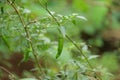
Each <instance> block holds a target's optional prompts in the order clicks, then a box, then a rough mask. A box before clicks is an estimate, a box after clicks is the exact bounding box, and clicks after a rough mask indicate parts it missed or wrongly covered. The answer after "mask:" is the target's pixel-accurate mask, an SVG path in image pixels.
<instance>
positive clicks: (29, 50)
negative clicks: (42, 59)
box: [22, 49, 32, 62]
mask: <svg viewBox="0 0 120 80" xmlns="http://www.w3.org/2000/svg"><path fill="white" fill-rule="evenodd" d="M30 52H32V50H31V49H27V50H26V52H25V53H24V58H23V60H22V62H25V61H27V60H28V59H29V53H30Z"/></svg>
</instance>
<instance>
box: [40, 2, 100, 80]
mask: <svg viewBox="0 0 120 80" xmlns="http://www.w3.org/2000/svg"><path fill="white" fill-rule="evenodd" d="M40 4H41V3H40ZM41 5H42V4H41ZM43 8H44V9H45V10H46V11H47V12H48V13H49V15H50V16H51V17H52V18H53V19H54V21H55V22H56V24H57V25H58V26H59V28H58V31H59V32H60V33H62V32H61V30H60V27H61V24H60V23H59V22H58V20H57V19H56V18H55V17H54V15H53V14H52V13H51V12H50V11H49V9H48V7H47V3H46V5H45V7H43ZM65 37H66V38H67V39H68V40H69V41H70V42H71V43H73V45H74V46H75V47H76V48H77V49H78V50H79V52H80V53H81V55H82V56H83V57H84V58H85V60H86V61H87V63H88V65H89V67H90V68H91V69H93V66H92V65H91V64H90V62H89V60H88V57H87V56H86V55H84V53H83V52H82V49H81V48H80V47H79V46H78V45H77V44H76V42H75V41H73V40H72V39H71V38H70V37H69V36H68V35H67V34H66V35H65ZM96 76H97V77H98V78H99V79H100V80H102V79H101V78H100V77H99V76H98V75H97V74H96Z"/></svg>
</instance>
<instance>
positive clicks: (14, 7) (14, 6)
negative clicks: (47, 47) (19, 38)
mask: <svg viewBox="0 0 120 80" xmlns="http://www.w3.org/2000/svg"><path fill="white" fill-rule="evenodd" d="M7 1H8V3H9V4H10V5H11V6H12V7H13V9H14V10H15V12H16V13H17V15H18V17H19V19H20V22H21V23H22V25H23V27H24V30H25V33H26V38H27V43H28V45H29V48H31V49H32V53H33V56H34V58H35V62H36V64H37V66H38V69H39V71H40V72H42V74H43V75H45V73H44V71H43V70H42V69H41V65H40V64H39V60H38V58H37V53H36V51H35V49H34V47H33V43H32V40H31V36H30V33H29V31H28V29H27V26H28V24H27V25H26V24H25V22H24V20H23V19H22V17H21V15H20V13H19V11H18V10H17V8H16V5H15V3H12V2H11V1H10V0H7Z"/></svg>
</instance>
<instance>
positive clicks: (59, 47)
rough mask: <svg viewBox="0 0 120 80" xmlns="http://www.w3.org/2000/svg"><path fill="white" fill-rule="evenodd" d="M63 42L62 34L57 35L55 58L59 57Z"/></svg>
mask: <svg viewBox="0 0 120 80" xmlns="http://www.w3.org/2000/svg"><path fill="white" fill-rule="evenodd" d="M63 44H64V38H63V36H59V40H58V52H57V55H56V58H58V57H60V55H61V53H62V50H63Z"/></svg>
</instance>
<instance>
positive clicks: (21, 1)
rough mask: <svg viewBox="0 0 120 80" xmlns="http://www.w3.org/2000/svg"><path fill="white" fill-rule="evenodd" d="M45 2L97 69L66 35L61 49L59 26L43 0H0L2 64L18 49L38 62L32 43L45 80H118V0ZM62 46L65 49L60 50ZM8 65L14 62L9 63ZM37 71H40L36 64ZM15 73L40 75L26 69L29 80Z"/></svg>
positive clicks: (35, 77)
mask: <svg viewBox="0 0 120 80" xmlns="http://www.w3.org/2000/svg"><path fill="white" fill-rule="evenodd" d="M8 1H13V3H15V5H16V8H17V9H18V11H19V13H20V16H21V17H22V18H23V20H24V22H25V24H26V25H27V30H28V31H29V33H30V37H31V40H29V39H28V38H27V37H26V32H25V30H24V27H23V25H22V23H21V22H20V18H19V16H18V14H16V11H15V9H14V8H13V7H12V6H11V4H12V3H11V4H9V3H8ZM40 1H41V0H40ZM45 1H47V6H48V9H49V10H50V13H51V14H52V15H53V16H54V17H55V18H56V19H57V21H58V22H59V23H60V24H61V26H62V28H60V30H61V32H62V34H63V36H65V35H66V34H68V35H69V36H70V37H71V38H72V39H73V41H75V43H76V44H77V45H78V46H79V47H80V49H82V52H83V54H84V55H85V56H87V58H88V60H89V61H90V64H91V65H92V66H93V68H92V69H91V68H90V66H89V64H88V63H87V61H86V58H85V57H84V56H83V55H82V54H80V52H79V50H78V49H76V47H75V46H74V45H73V43H71V42H70V41H69V40H67V39H66V38H64V46H63V50H62V46H61V45H63V43H61V44H59V43H60V42H59V35H60V33H59V31H58V29H57V28H58V25H57V24H56V23H55V21H54V19H53V17H51V16H50V14H49V13H48V12H47V11H46V10H45V9H44V8H43V7H42V6H41V4H40V3H39V0H31V1H29V0H4V1H3V0H0V52H1V53H0V63H4V62H5V61H4V60H5V59H8V57H9V58H10V55H11V54H9V53H14V52H21V54H22V55H24V58H23V60H22V61H27V60H30V59H32V60H33V61H34V56H33V54H32V53H33V52H32V49H31V48H29V45H28V42H29V41H30V42H32V44H33V48H34V50H35V51H36V53H37V57H38V58H39V61H41V62H40V63H41V64H42V69H43V70H45V74H46V75H45V76H44V79H42V80H99V79H97V78H96V75H97V76H98V77H100V78H102V79H101V80H114V77H116V76H117V75H116V76H114V77H113V75H114V74H116V73H117V72H119V71H118V70H119V61H118V60H119V59H120V58H119V56H120V54H119V53H120V50H119V48H120V37H119V34H120V33H119V31H120V27H119V26H120V15H119V11H120V2H119V0H45ZM116 30H118V31H116ZM112 34H113V35H112ZM108 35H109V36H108ZM111 43H112V44H111ZM58 45H59V46H60V48H59V49H60V50H59V49H57V48H58ZM57 50H58V53H59V54H58V56H57V57H58V59H56V54H57ZM4 58H5V59H4ZM18 64H19V63H18ZM5 65H9V64H7V62H6V63H5ZM0 66H1V64H0ZM33 69H34V70H35V71H37V69H36V67H35V68H33ZM2 72H3V71H2V70H1V69H0V77H1V76H3V74H1V73H2ZM13 72H14V71H13ZM109 72H111V73H113V75H112V74H111V73H109ZM15 77H17V78H19V79H20V80H37V78H38V77H40V75H39V73H37V75H32V74H31V73H30V72H29V71H28V72H25V71H24V74H23V77H24V78H22V77H19V76H17V75H15ZM29 77H31V78H29ZM9 78H11V76H10V77H9ZM11 80H14V79H11Z"/></svg>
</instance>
